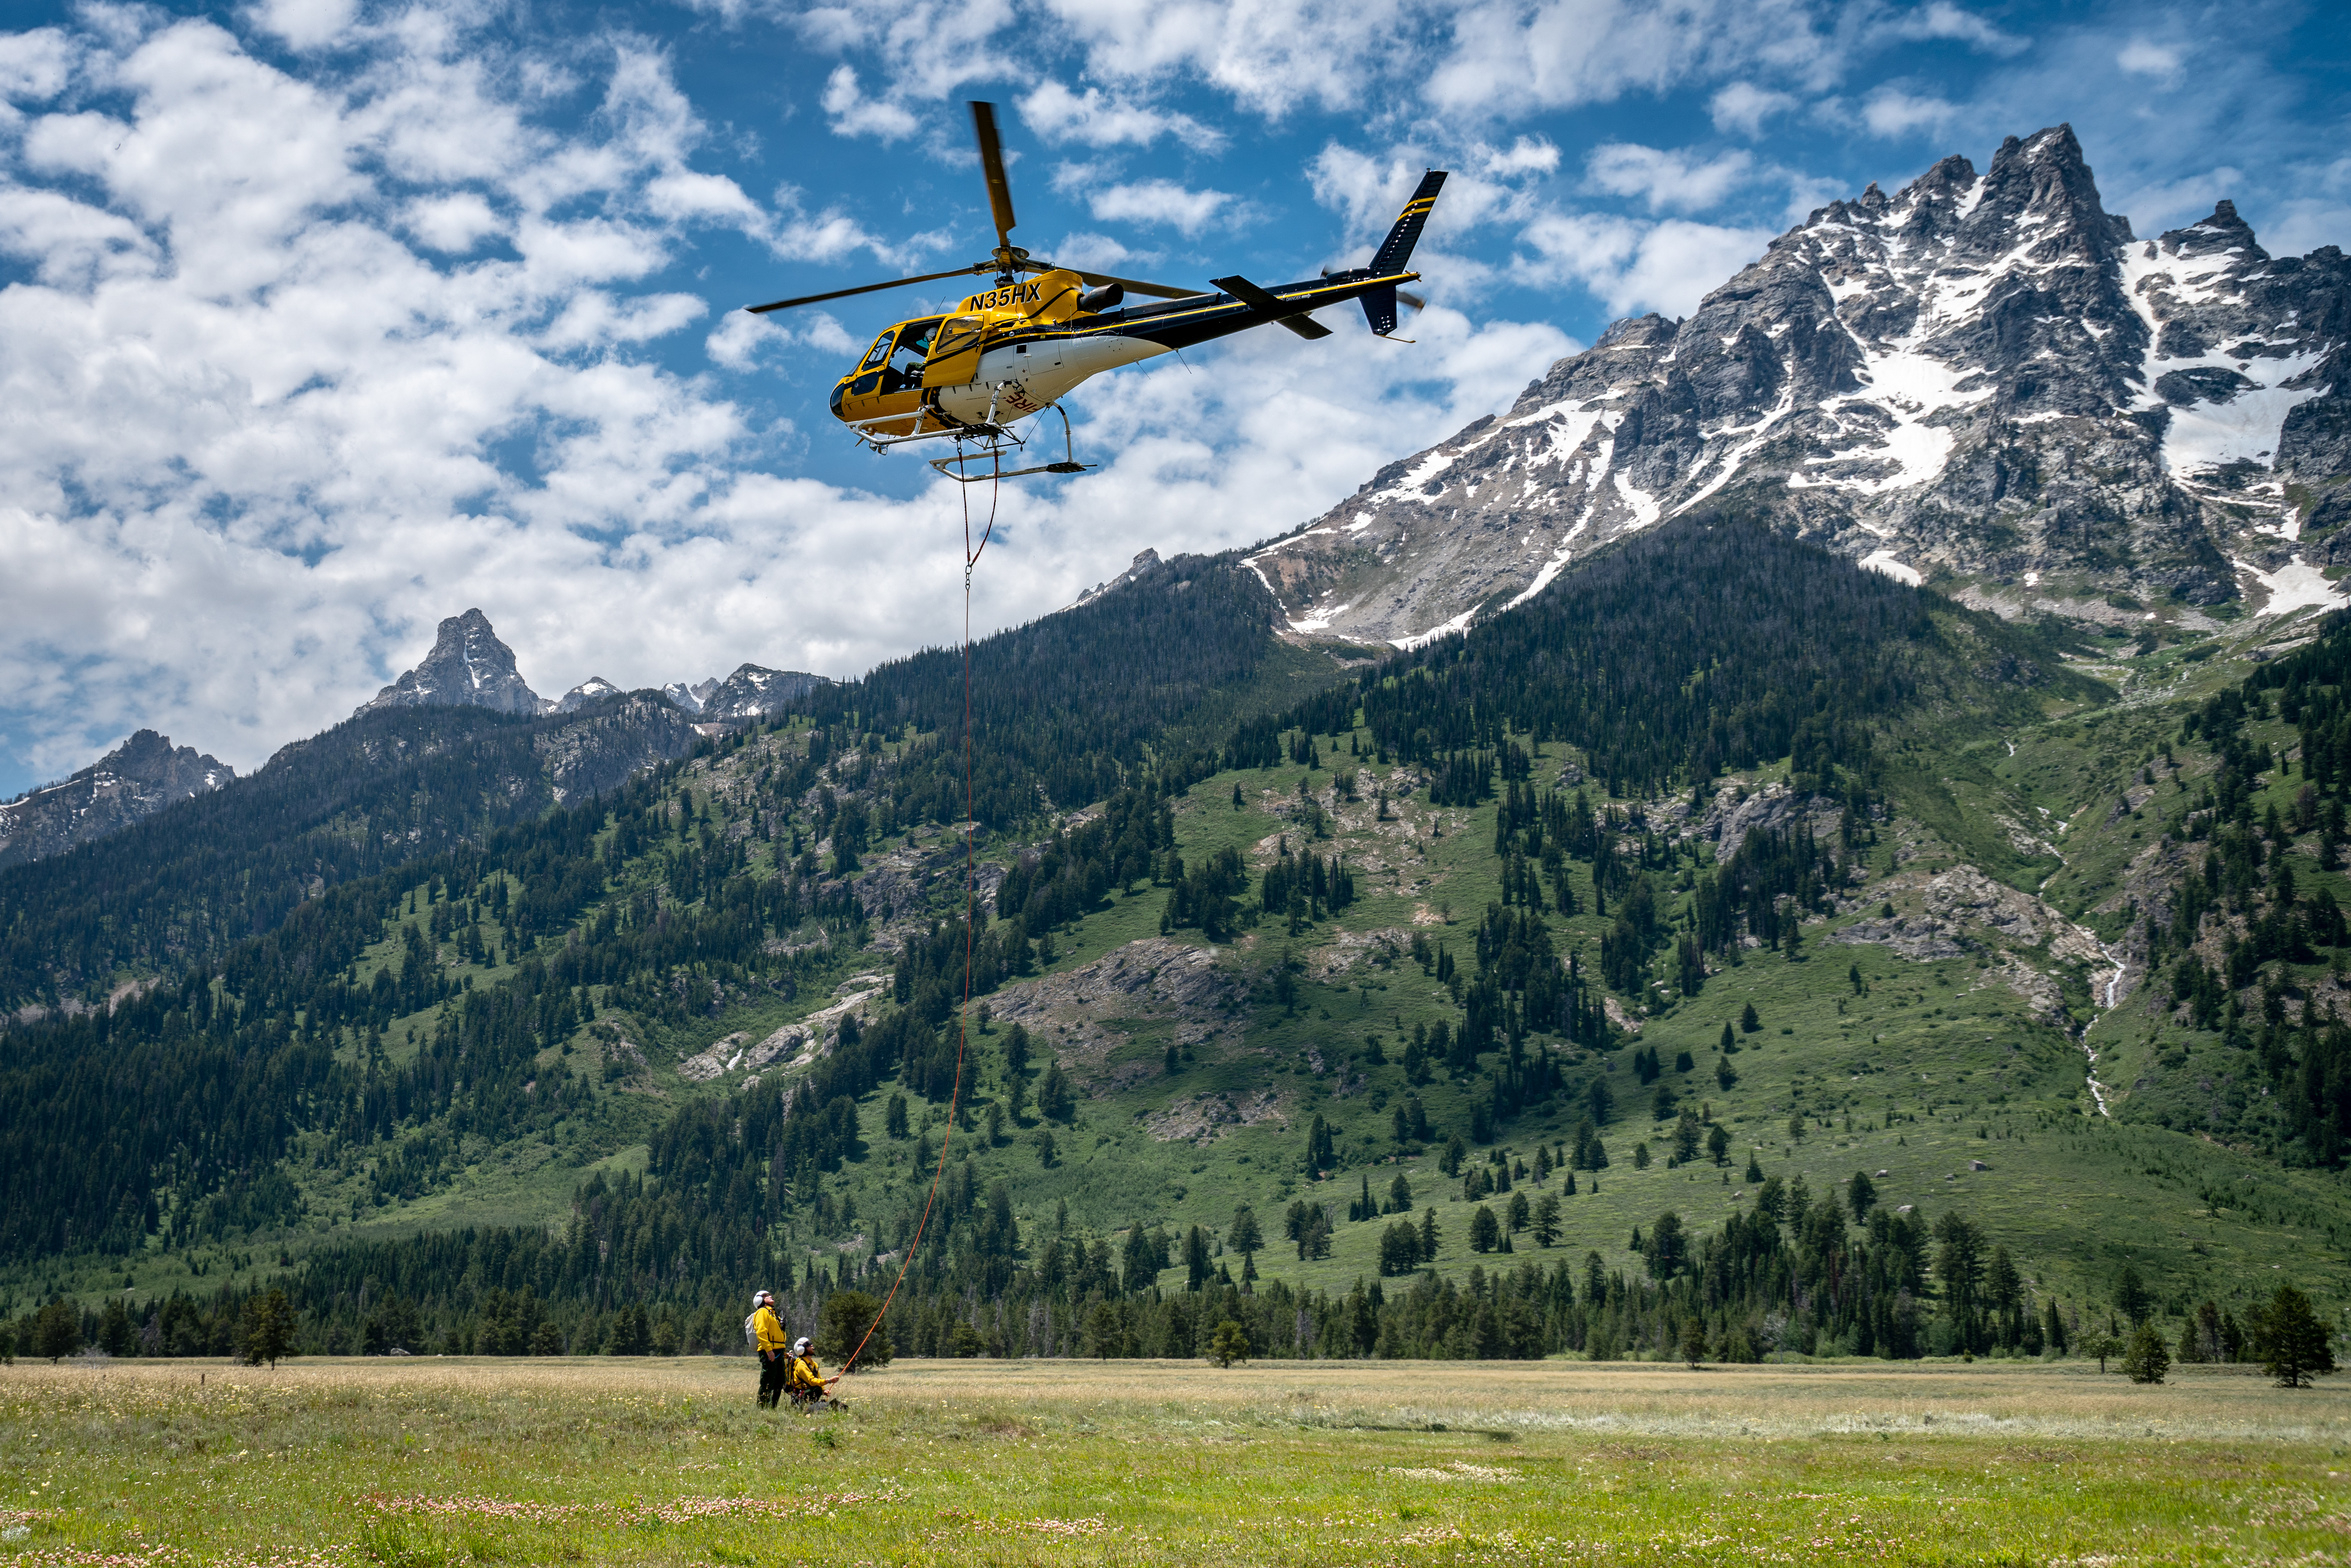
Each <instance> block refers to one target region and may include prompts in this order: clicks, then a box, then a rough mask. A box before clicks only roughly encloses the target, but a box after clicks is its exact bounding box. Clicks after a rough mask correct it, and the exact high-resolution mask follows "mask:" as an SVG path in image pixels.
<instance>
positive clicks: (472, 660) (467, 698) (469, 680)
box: [358, 610, 549, 714]
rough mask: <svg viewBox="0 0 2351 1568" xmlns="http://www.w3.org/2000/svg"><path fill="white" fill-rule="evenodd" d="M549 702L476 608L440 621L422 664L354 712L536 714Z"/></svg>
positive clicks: (486, 617)
mask: <svg viewBox="0 0 2351 1568" xmlns="http://www.w3.org/2000/svg"><path fill="white" fill-rule="evenodd" d="M546 706H549V705H548V704H547V703H546V702H544V701H543V700H542V699H541V698H540V697H539V696H538V694H537V693H535V692H533V691H532V690H531V689H530V687H529V686H528V685H526V684H525V683H524V681H523V678H522V676H521V674H519V673H518V672H517V670H516V669H515V656H514V650H513V649H511V648H509V647H507V645H506V644H505V643H501V642H500V641H498V634H497V633H496V632H494V631H492V630H491V629H490V618H489V617H488V616H486V615H485V614H483V613H482V612H480V611H479V610H468V611H466V612H465V613H464V614H463V615H452V616H451V617H449V618H448V619H447V620H446V621H444V622H441V630H440V633H439V635H437V636H436V637H434V640H433V651H432V652H431V653H427V654H425V655H424V658H423V662H422V663H420V664H418V665H417V666H416V667H415V668H414V669H413V670H411V671H409V672H408V673H407V674H404V675H402V676H401V677H400V679H398V680H396V681H394V682H393V683H392V685H388V686H386V687H384V688H383V690H381V691H380V692H378V693H377V694H376V695H374V697H372V698H371V699H370V700H369V701H367V702H364V703H362V704H360V706H359V709H358V712H360V713H370V712H373V711H376V710H379V709H382V708H389V707H486V708H488V709H489V710H490V711H491V712H493V713H528V714H535V713H538V712H539V711H540V710H541V709H542V708H544V707H546Z"/></svg>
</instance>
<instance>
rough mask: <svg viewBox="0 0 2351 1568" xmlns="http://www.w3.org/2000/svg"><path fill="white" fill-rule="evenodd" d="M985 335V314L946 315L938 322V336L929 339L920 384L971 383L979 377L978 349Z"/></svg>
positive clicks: (945, 385)
mask: <svg viewBox="0 0 2351 1568" xmlns="http://www.w3.org/2000/svg"><path fill="white" fill-rule="evenodd" d="M986 341H987V317H985V316H950V317H948V318H947V319H946V320H945V321H943V322H941V323H940V324H939V330H938V335H937V336H936V337H935V338H934V339H933V340H932V341H931V357H930V359H929V360H928V361H925V363H924V365H923V385H924V386H925V387H926V388H928V387H967V386H969V385H971V383H972V382H974V381H977V379H978V377H979V350H980V348H981V346H982V344H984V343H985V342H986Z"/></svg>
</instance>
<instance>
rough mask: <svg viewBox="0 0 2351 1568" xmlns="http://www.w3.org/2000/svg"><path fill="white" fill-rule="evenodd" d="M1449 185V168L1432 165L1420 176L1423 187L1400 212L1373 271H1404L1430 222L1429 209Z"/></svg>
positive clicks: (1381, 247) (1373, 260) (1373, 262)
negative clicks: (1447, 183) (1446, 183)
mask: <svg viewBox="0 0 2351 1568" xmlns="http://www.w3.org/2000/svg"><path fill="white" fill-rule="evenodd" d="M1444 185H1445V171H1444V170H1442V169H1431V170H1430V171H1429V172H1427V173H1426V174H1424V175H1422V176H1421V177H1420V189H1418V190H1416V191H1415V192H1414V193H1412V200H1411V201H1409V202H1406V203H1405V204H1404V211H1403V212H1401V213H1399V214H1396V221H1395V227H1394V228H1392V229H1390V230H1388V237H1387V238H1386V239H1384V240H1383V241H1381V242H1380V248H1379V254H1377V255H1376V256H1373V257H1372V272H1373V274H1374V276H1377V275H1378V274H1380V273H1384V272H1402V271H1403V270H1404V268H1405V263H1406V262H1408V261H1410V260H1411V259H1412V247H1413V246H1415V245H1416V244H1418V243H1419V241H1420V231H1421V226H1422V225H1425V224H1426V223H1427V222H1428V214H1429V209H1430V208H1432V207H1434V206H1436V205H1437V192H1438V191H1439V190H1441V189H1443V188H1444Z"/></svg>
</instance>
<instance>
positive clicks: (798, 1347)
mask: <svg viewBox="0 0 2351 1568" xmlns="http://www.w3.org/2000/svg"><path fill="white" fill-rule="evenodd" d="M808 1348H809V1342H808V1341H807V1340H806V1339H796V1340H794V1341H793V1342H792V1354H794V1355H806V1354H808Z"/></svg>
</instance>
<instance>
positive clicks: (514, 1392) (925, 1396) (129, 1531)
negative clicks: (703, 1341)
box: [0, 1358, 2351, 1568]
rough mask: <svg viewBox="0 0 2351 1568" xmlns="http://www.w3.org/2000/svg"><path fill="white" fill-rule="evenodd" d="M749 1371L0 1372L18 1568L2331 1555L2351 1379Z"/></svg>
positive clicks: (2115, 1559)
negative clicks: (761, 1392)
mask: <svg viewBox="0 0 2351 1568" xmlns="http://www.w3.org/2000/svg"><path fill="white" fill-rule="evenodd" d="M753 1383H754V1375H753V1373H752V1371H751V1369H750V1367H749V1364H747V1363H746V1362H743V1361H740V1360H717V1361H714V1360H710V1359H705V1358H694V1359H686V1360H678V1361H589V1360H568V1361H547V1362H531V1361H526V1362H512V1361H499V1362H475V1361H455V1360H451V1361H444V1360H439V1359H429V1360H421V1361H412V1362H401V1361H374V1362H358V1361H349V1362H320V1363H289V1364H287V1365H286V1366H284V1367H282V1368H280V1369H279V1370H277V1372H275V1373H270V1372H266V1371H257V1370H247V1369H243V1368H223V1367H219V1366H210V1365H208V1366H201V1367H199V1366H195V1365H191V1364H120V1363H118V1364H114V1365H112V1366H110V1367H107V1368H104V1369H99V1368H91V1367H83V1366H68V1367H63V1368H57V1369H51V1368H48V1367H33V1366H19V1367H16V1368H14V1369H11V1370H9V1371H7V1372H5V1373H0V1538H5V1537H8V1536H9V1535H10V1534H11V1533H12V1532H13V1531H16V1530H22V1531H25V1532H26V1533H24V1534H23V1535H21V1536H16V1537H15V1538H14V1539H0V1565H5V1564H8V1563H23V1564H25V1565H26V1568H51V1565H64V1564H76V1565H89V1568H99V1565H101V1564H104V1565H111V1564H116V1563H120V1564H121V1565H122V1568H131V1565H132V1564H139V1563H158V1564H161V1563H201V1562H255V1563H287V1564H293V1563H312V1562H316V1563H337V1564H365V1563H385V1564H394V1565H400V1568H434V1565H444V1564H451V1563H468V1562H483V1563H490V1562H506V1561H511V1562H517V1563H522V1562H556V1561H594V1562H625V1563H714V1562H716V1563H761V1564H770V1563H791V1562H811V1563H815V1562H821V1563H851V1562H875V1563H880V1562H889V1563H902V1562H903V1563H949V1562H952V1563H956V1564H957V1565H958V1568H967V1565H969V1564H975V1563H1179V1562H1180V1563H1187V1564H1190V1563H1334V1562H1371V1563H1389V1562H1394V1563H1456V1562H1458V1563H1472V1562H1477V1563H1483V1562H1512V1563H1517V1562H1544V1563H1549V1562H1552V1561H1555V1560H1558V1559H1562V1558H1568V1559H1576V1560H1582V1561H1590V1562H1594V1563H1599V1562H1606V1563H1622V1562H1635V1563H1667V1562H1676V1563H1682V1562H1707V1563H1714V1562H1724V1561H1731V1560H1764V1561H1771V1562H1790V1563H1813V1562H1821V1563H1826V1562H1843V1561H1848V1560H1857V1559H1865V1560H1868V1561H1870V1562H1874V1563H1875V1562H1884V1561H1888V1560H1891V1561H1896V1562H1902V1563H1980V1562H2023V1563H2044V1562H2045V1563H2101V1564H2103V1563H2141V1562H2146V1563H2319V1562H2325V1563H2339V1562H2342V1561H2345V1560H2346V1557H2351V1481H2346V1476H2351V1460H2346V1458H2345V1455H2346V1452H2351V1388H2345V1387H2337V1386H2328V1387H2322V1388H2319V1389H2315V1390H2310V1391H2305V1392H2302V1393H2298V1394H2291V1395H2290V1394H2285V1393H2283V1392H2281V1391H2278V1390H2274V1389H2272V1388H2269V1387H2268V1386H2267V1385H2264V1384H2263V1383H2262V1382H2261V1381H2260V1380H2259V1379H2258V1378H2254V1377H2251V1376H2247V1375H2238V1374H2233V1373H2218V1372H2207V1371H2204V1370H2202V1369H2194V1370H2191V1371H2190V1373H2189V1375H2187V1376H2185V1377H2184V1378H2182V1379H2181V1380H2180V1381H2179V1382H2177V1383H2174V1384H2170V1385H2165V1386H2162V1387H2158V1388H2137V1387H2133V1386H2132V1385H2128V1384H2126V1383H2124V1382H2123V1381H2122V1380H2121V1379H2119V1378H2115V1377H2103V1378H2102V1377H2100V1376H2098V1375H2096V1374H2095V1371H2094V1370H2090V1369H2085V1368H2081V1367H2075V1366H2059V1367H2040V1366H2022V1365H2015V1366H2011V1365H1979V1366H1971V1367H1970V1366H1943V1365H1936V1366H1904V1367H1881V1366H1856V1367H1803V1368H1795V1367H1740V1368H1725V1369H1719V1370H1709V1371H1706V1372H1699V1373H1693V1372H1690V1371H1687V1370H1686V1369H1683V1368H1679V1367H1662V1366H1634V1365H1593V1364H1583V1363H1563V1362H1552V1363H1544V1364H1535V1365H1520V1366H1511V1365H1499V1364H1468V1365H1463V1364H1428V1363H1407V1364H1395V1363H1389V1364H1344V1363H1341V1364H1290V1363H1265V1364H1255V1365H1250V1366H1246V1367H1237V1368H1234V1369H1233V1370H1231V1371H1229V1372H1217V1371H1216V1370H1214V1369H1212V1368H1208V1367H1205V1366H1203V1365H1200V1364H1192V1363H1150V1362H1113V1363H1109V1364H1090V1363H1081V1362H1014V1363H1000V1362H987V1361H973V1362H948V1363H936V1362H933V1363H901V1364H898V1365H896V1366H893V1367H892V1368H890V1369H889V1370H888V1371H886V1372H884V1373H881V1374H877V1375H864V1376H860V1377H858V1378H856V1379H853V1380H852V1384H851V1385H849V1386H848V1387H847V1388H846V1389H845V1390H844V1392H845V1393H846V1394H847V1395H848V1396H849V1397H850V1399H851V1402H852V1406H853V1409H852V1411H851V1413H850V1414H848V1415H847V1416H840V1417H835V1418H831V1419H824V1418H819V1419H816V1420H804V1419H800V1418H797V1417H793V1416H765V1415H762V1414H759V1413H758V1412H755V1411H754V1410H753V1409H752V1408H751V1399H750V1395H751V1390H752V1386H753Z"/></svg>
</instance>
